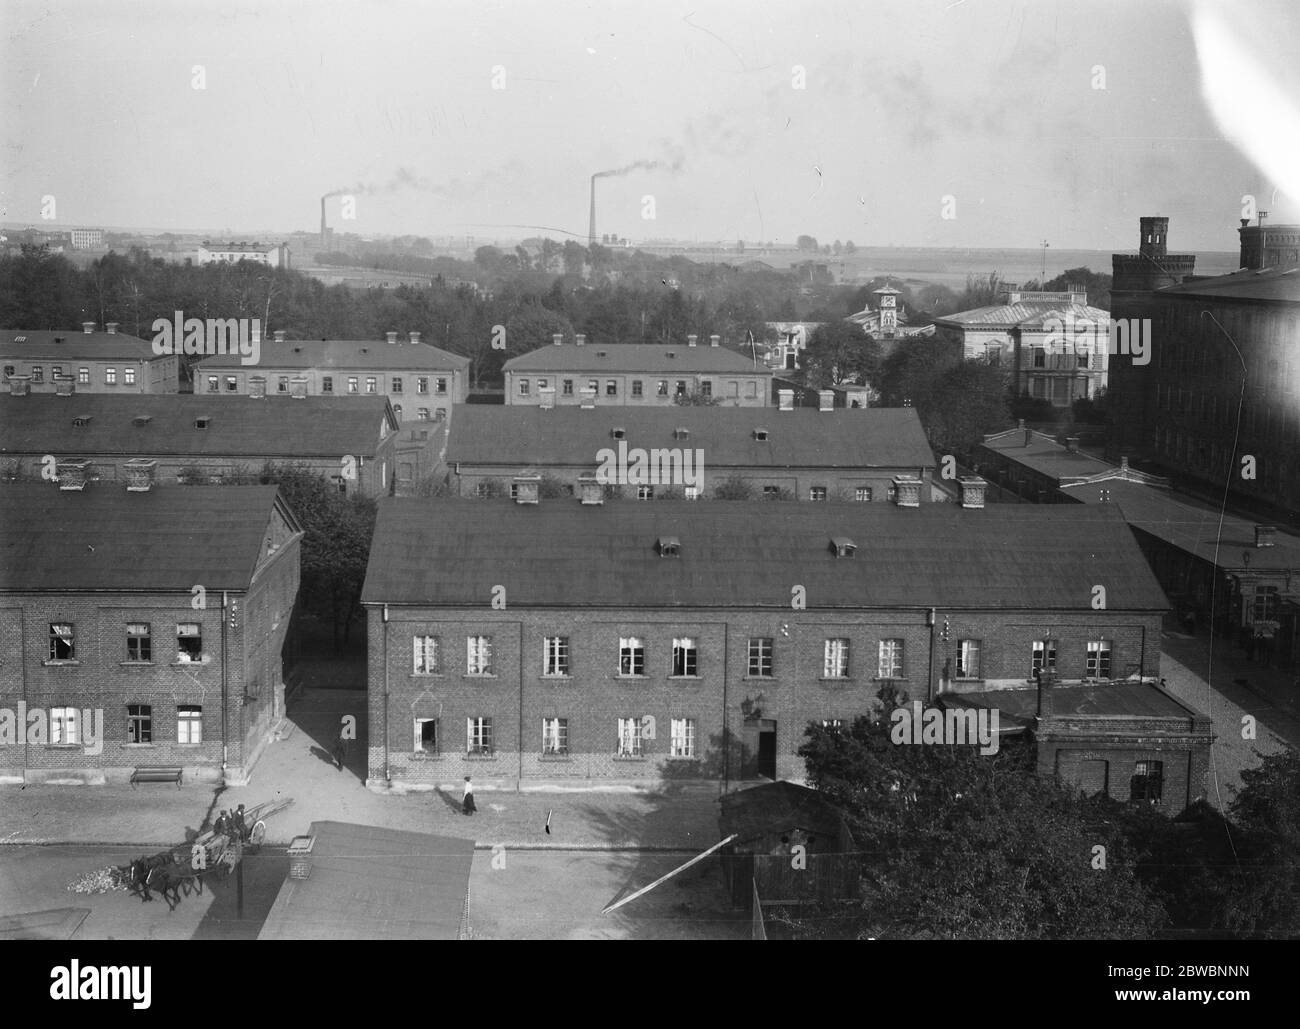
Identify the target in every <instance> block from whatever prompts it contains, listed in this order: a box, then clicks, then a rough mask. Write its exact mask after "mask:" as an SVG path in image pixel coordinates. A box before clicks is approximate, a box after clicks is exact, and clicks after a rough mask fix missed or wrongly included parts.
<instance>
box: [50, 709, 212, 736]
mask: <svg viewBox="0 0 1300 1029" xmlns="http://www.w3.org/2000/svg"><path fill="white" fill-rule="evenodd" d="M49 719H50V739H49V742H50V743H51V744H64V745H68V744H78V743H82V742H85V741H84V740H83V727H82V725H81V720H80V714H79V712H78V711H77V709H76V708H75V707H52V708H50V710H49ZM153 722H154V719H153V706H152V705H150V704H128V705H127V706H126V742H127V743H153V742H154V738H153V737H154V726H153ZM176 742H177V743H202V742H203V707H202V705H200V704H177V705H176Z"/></svg>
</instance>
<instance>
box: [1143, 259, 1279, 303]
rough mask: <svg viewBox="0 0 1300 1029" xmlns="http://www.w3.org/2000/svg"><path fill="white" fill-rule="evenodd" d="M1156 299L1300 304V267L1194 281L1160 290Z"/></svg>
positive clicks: (1238, 273) (1237, 272) (1243, 272)
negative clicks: (1263, 301)
mask: <svg viewBox="0 0 1300 1029" xmlns="http://www.w3.org/2000/svg"><path fill="white" fill-rule="evenodd" d="M1155 296H1159V297H1164V296H1170V297H1195V298H1198V299H1209V300H1281V301H1284V302H1289V303H1292V304H1296V303H1300V267H1295V266H1292V267H1290V268H1265V269H1263V270H1260V271H1251V270H1242V271H1236V272H1232V273H1230V274H1228V275H1215V276H1212V277H1210V278H1204V279H1193V280H1192V281H1191V282H1184V283H1181V284H1179V285H1177V286H1166V287H1165V288H1164V289H1161V290H1157V291H1156V293H1155Z"/></svg>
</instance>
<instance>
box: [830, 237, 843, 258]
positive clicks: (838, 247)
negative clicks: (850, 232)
mask: <svg viewBox="0 0 1300 1029" xmlns="http://www.w3.org/2000/svg"><path fill="white" fill-rule="evenodd" d="M843 252H844V244H843V243H841V242H840V241H839V240H838V239H837V240H836V241H835V242H834V243H832V244H831V253H832V254H834V255H835V256H836V257H839V256H840V254H842V253H843Z"/></svg>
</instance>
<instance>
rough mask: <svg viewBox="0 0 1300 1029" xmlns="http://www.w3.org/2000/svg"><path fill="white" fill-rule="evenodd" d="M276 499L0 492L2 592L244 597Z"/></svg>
mask: <svg viewBox="0 0 1300 1029" xmlns="http://www.w3.org/2000/svg"><path fill="white" fill-rule="evenodd" d="M277 496H278V490H277V488H276V487H275V486H209V487H203V486H161V487H157V488H155V489H153V490H151V491H149V492H147V493H128V492H127V491H126V490H125V489H124V488H122V487H120V486H119V487H108V486H105V485H103V484H97V483H92V484H90V485H89V486H87V487H86V488H85V489H84V490H80V491H78V490H61V489H59V488H58V487H57V486H55V485H54V484H52V483H45V482H40V483H33V482H16V483H9V484H7V485H3V486H0V590H5V591H13V592H41V591H60V592H64V591H87V590H104V591H108V592H113V593H116V592H121V591H127V590H159V591H171V590H183V591H185V592H189V590H190V589H191V588H192V587H193V586H195V585H196V584H197V585H200V586H203V587H204V588H205V589H206V590H208V591H209V592H210V591H212V590H223V589H227V590H243V589H247V588H248V585H249V583H250V582H251V581H252V577H253V571H254V569H255V568H256V566H257V562H258V559H259V557H260V555H261V553H262V547H263V543H264V540H265V536H266V530H267V526H268V525H269V524H270V522H271V512H272V509H273V506H274V505H275V504H276V503H277ZM281 506H282V510H283V505H281ZM287 517H288V518H289V519H290V522H291V524H293V523H292V515H287ZM293 527H294V528H295V529H296V524H294V526H293Z"/></svg>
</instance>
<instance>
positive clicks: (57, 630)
mask: <svg viewBox="0 0 1300 1029" xmlns="http://www.w3.org/2000/svg"><path fill="white" fill-rule="evenodd" d="M50 660H51V661H75V660H77V634H76V629H75V627H74V626H73V625H72V623H71V622H51V623H50Z"/></svg>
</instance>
